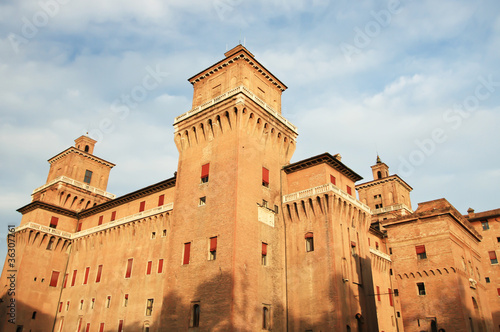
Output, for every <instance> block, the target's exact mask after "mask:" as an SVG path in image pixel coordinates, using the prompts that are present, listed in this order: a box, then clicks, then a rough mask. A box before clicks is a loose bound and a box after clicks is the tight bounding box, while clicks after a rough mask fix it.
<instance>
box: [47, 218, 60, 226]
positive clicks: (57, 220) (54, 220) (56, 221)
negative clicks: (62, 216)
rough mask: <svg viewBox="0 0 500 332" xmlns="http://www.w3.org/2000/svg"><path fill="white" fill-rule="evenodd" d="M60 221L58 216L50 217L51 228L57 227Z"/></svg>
mask: <svg viewBox="0 0 500 332" xmlns="http://www.w3.org/2000/svg"><path fill="white" fill-rule="evenodd" d="M58 222H59V218H57V217H52V218H50V225H49V227H50V228H57V223H58Z"/></svg>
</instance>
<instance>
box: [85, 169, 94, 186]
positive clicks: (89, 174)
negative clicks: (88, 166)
mask: <svg viewBox="0 0 500 332" xmlns="http://www.w3.org/2000/svg"><path fill="white" fill-rule="evenodd" d="M91 179H92V171H89V170H86V171H85V177H84V178H83V182H85V183H88V184H90V180H91Z"/></svg>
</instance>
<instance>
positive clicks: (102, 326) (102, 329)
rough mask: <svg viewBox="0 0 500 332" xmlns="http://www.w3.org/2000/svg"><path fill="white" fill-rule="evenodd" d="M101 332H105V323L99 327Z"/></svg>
mask: <svg viewBox="0 0 500 332" xmlns="http://www.w3.org/2000/svg"><path fill="white" fill-rule="evenodd" d="M99 332H104V323H101V325H100V326H99Z"/></svg>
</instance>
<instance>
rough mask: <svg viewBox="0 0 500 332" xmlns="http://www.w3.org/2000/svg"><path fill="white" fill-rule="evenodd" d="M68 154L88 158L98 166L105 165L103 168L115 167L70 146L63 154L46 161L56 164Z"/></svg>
mask: <svg viewBox="0 0 500 332" xmlns="http://www.w3.org/2000/svg"><path fill="white" fill-rule="evenodd" d="M70 153H76V154H79V155H81V156H84V157H86V158H89V159H91V160H93V161H95V162H98V163H100V164H103V165H105V166H107V167H109V168H113V167H114V166H116V165H115V164H113V163H110V162H109V161H106V160H104V159H101V158H99V157H96V156H94V155H92V154H90V153H87V152H85V151H82V150H80V149H77V148H75V147H74V146H71V147H69V148H67V149H66V150H64V151H63V152H61V153H59V154H57V155H55V156H54V157H52V158H50V159H49V160H48V162H49V163H50V164H53V163H54V162H56V161H58V160H60V159H61V158H63V157H65V156H67V155H69V154H70Z"/></svg>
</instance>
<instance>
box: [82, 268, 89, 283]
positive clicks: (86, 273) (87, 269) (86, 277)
mask: <svg viewBox="0 0 500 332" xmlns="http://www.w3.org/2000/svg"><path fill="white" fill-rule="evenodd" d="M89 273H90V267H87V268H85V278H84V279H83V284H84V285H86V284H87V282H88V281H89Z"/></svg>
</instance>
